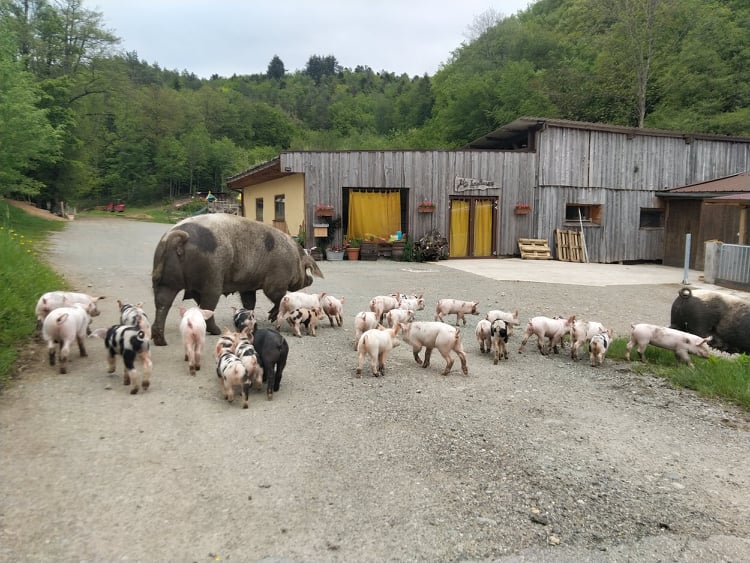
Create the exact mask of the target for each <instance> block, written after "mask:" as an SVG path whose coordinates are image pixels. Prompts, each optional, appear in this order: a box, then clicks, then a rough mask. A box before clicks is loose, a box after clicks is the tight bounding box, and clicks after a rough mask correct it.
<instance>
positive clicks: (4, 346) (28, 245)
mask: <svg viewBox="0 0 750 563" xmlns="http://www.w3.org/2000/svg"><path fill="white" fill-rule="evenodd" d="M0 216H1V218H0V256H2V257H3V267H2V269H0V385H3V384H4V383H5V382H6V381H7V379H8V377H9V376H10V374H11V373H12V370H13V365H14V364H15V362H16V360H17V358H18V350H19V349H20V348H21V347H22V346H23V345H24V344H25V343H26V342H28V341H29V339H30V338H31V337H32V335H33V333H34V330H35V326H36V321H35V316H34V309H35V307H36V302H37V300H38V299H39V297H40V296H41V295H42V294H43V293H45V292H47V291H53V290H57V289H67V284H66V283H65V281H64V280H63V279H62V278H61V277H60V276H58V275H57V274H56V273H55V272H54V271H53V270H52V269H51V268H49V267H48V266H47V265H46V264H45V263H44V262H43V260H42V259H41V257H40V254H39V253H40V251H41V250H42V249H43V246H44V242H45V240H46V237H47V235H48V233H49V232H50V231H53V230H59V229H61V228H63V226H64V224H65V223H62V222H56V221H48V220H45V219H40V218H37V217H32V216H31V215H28V214H26V213H24V212H22V211H20V210H18V209H16V208H15V207H13V206H10V205H8V204H7V203H6V202H5V201H4V200H0Z"/></svg>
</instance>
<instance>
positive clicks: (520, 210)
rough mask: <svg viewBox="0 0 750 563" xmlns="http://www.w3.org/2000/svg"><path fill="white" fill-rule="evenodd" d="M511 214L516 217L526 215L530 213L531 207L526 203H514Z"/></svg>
mask: <svg viewBox="0 0 750 563" xmlns="http://www.w3.org/2000/svg"><path fill="white" fill-rule="evenodd" d="M513 213H515V214H516V215H528V214H529V213H531V206H530V205H529V204H528V203H516V205H515V207H514V208H513Z"/></svg>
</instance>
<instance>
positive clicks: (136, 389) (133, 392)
mask: <svg viewBox="0 0 750 563" xmlns="http://www.w3.org/2000/svg"><path fill="white" fill-rule="evenodd" d="M136 393H138V387H133V388H132V389H131V390H130V394H131V395H135V394H136Z"/></svg>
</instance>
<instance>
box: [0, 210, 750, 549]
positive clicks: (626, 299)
mask: <svg viewBox="0 0 750 563" xmlns="http://www.w3.org/2000/svg"><path fill="white" fill-rule="evenodd" d="M168 228H169V226H168V225H158V224H151V223H138V222H132V221H128V220H125V219H123V218H120V217H116V218H115V217H113V218H104V219H84V220H76V221H74V222H71V223H70V224H69V225H68V226H67V228H66V230H65V231H64V232H62V233H59V234H57V235H55V236H54V238H53V243H52V245H51V248H50V252H49V260H50V262H51V263H52V264H53V265H54V266H55V267H56V268H57V269H58V270H59V271H60V272H61V273H63V274H64V275H65V276H66V277H67V279H69V280H70V282H71V283H73V284H74V285H75V286H76V287H77V289H79V290H83V291H87V292H89V293H93V294H104V295H106V296H107V299H106V300H105V301H104V302H103V306H102V309H103V312H102V315H101V316H100V317H97V318H95V319H94V322H93V327H94V328H97V327H102V326H109V325H110V324H114V323H115V322H116V320H117V317H118V315H117V305H116V300H117V299H118V298H119V299H123V300H124V301H128V302H132V303H135V302H138V301H143V302H144V303H145V306H146V310H147V312H149V313H151V314H152V313H153V298H152V292H151V287H150V286H151V283H150V272H151V262H152V256H153V250H154V248H155V247H156V243H157V241H158V239H159V237H160V236H161V234H162V233H163V232H165V231H166V230H167V229H168ZM321 269H322V270H323V272H324V274H325V278H324V279H319V280H316V281H315V283H314V284H313V286H312V287H311V288H309V290H310V291H315V292H320V291H326V292H328V293H331V294H333V295H335V296H337V297H342V296H343V297H344V299H345V301H344V309H345V315H344V319H345V321H344V326H343V327H341V328H339V327H335V328H331V327H330V326H329V323H328V321H327V320H326V321H324V322H323V323H322V325H321V327H319V330H318V336H317V337H308V336H305V337H303V338H295V337H293V336H291V334H290V331H289V327H288V326H284V327H283V328H282V331H283V332H284V334H285V335H286V336H287V339H288V341H289V345H290V348H291V352H290V359H289V363H288V366H287V369H286V371H285V373H284V377H283V380H282V384H281V390H280V392H279V393H277V394H275V395H274V399H273V401H267V400H266V396H265V392H261V391H255V392H254V393H253V395H252V396H251V400H250V408H249V409H248V410H243V409H242V408H241V406H240V403H241V402H240V401H239V400H235V402H234V403H233V404H228V403H227V402H226V401H225V400H224V399H223V396H222V395H221V392H220V386H219V384H218V382H217V378H216V375H215V371H214V360H213V354H212V350H213V345H214V343H215V342H216V337H214V336H209V337H208V342H207V345H206V355H205V359H204V362H203V369H202V370H201V371H200V372H198V374H197V376H196V377H191V376H189V375H188V369H187V364H186V363H185V362H184V361H183V352H182V347H181V343H180V338H179V334H178V331H177V326H178V316H177V313H176V309H173V311H172V312H171V313H170V316H169V317H168V319H167V331H166V337H167V340H168V342H169V346H167V347H157V348H155V349H154V350H153V361H154V375H153V377H152V380H151V388H150V389H149V390H148V391H147V392H145V393H144V392H141V393H139V394H138V395H135V396H131V395H129V394H128V388H127V387H125V386H123V385H122V375H121V369H122V364H121V363H120V362H119V359H118V370H117V373H116V374H113V375H108V374H107V373H106V371H107V370H106V354H105V350H104V345H103V342H102V341H101V340H97V339H93V338H92V339H89V340H88V341H87V346H88V351H89V356H88V357H85V358H81V357H79V356H78V354H77V352H76V353H74V354H73V356H72V361H71V364H70V366H69V368H70V369H69V373H68V374H67V375H60V374H58V373H57V372H56V370H55V369H54V368H52V367H50V366H49V365H47V363H46V351H45V350H44V348H43V346H42V345H35V346H33V347H31V348H30V349H28V350H27V351H26V354H24V358H23V360H22V362H20V375H19V377H18V378H17V379H16V380H15V381H14V382H12V383H11V384H10V385H9V386H8V387H7V388H6V389H4V391H3V393H2V395H1V396H0V444H2V456H1V457H0V559H1V560H5V561H72V560H99V561H101V560H107V561H114V560H121V559H128V560H141V561H152V560H153V561H155V560H160V561H163V560H173V561H210V560H217V559H218V558H220V559H221V560H261V559H263V560H274V561H278V560H342V561H354V560H360V561H361V560H368V561H372V560H429V561H438V560H440V561H456V560H462V561H470V560H502V561H657V560H658V561H664V560H666V561H706V560H726V561H743V560H750V540H749V539H748V538H749V537H750V494H748V492H749V488H748V487H749V485H750V477H749V475H748V473H749V471H748V467H749V466H748V460H749V459H750V433H749V432H748V429H749V428H750V415H748V413H747V412H745V411H742V410H739V409H736V408H734V407H732V406H728V405H723V404H721V403H720V402H717V401H713V400H707V399H703V398H700V397H697V396H696V395H695V394H694V393H692V392H689V391H685V390H680V389H675V388H672V387H671V386H670V385H669V384H667V383H666V382H665V381H663V380H661V379H658V378H655V377H651V376H642V375H637V374H635V373H633V372H632V371H631V370H630V367H629V365H628V364H626V363H625V362H624V361H618V360H614V359H608V360H607V361H606V363H605V367H603V368H592V367H590V366H589V365H588V362H587V361H585V360H582V361H580V362H578V363H574V362H573V361H572V360H571V359H570V357H568V356H567V355H565V354H560V355H558V356H552V357H544V356H541V355H540V354H539V353H538V351H537V349H536V345H535V340H534V339H533V338H532V340H530V341H529V344H528V345H527V347H526V352H525V353H524V354H518V353H517V350H518V346H519V344H520V339H521V336H522V330H517V331H516V332H515V334H514V335H513V336H512V337H511V341H510V358H509V360H508V361H502V362H501V363H500V364H499V365H493V364H492V359H491V357H490V356H489V355H481V354H480V353H479V349H478V345H477V343H476V340H475V337H474V327H475V325H476V322H477V320H478V319H479V318H480V317H468V324H467V326H466V327H465V328H462V329H461V334H462V337H463V342H464V348H465V350H466V352H467V355H468V365H469V376H468V377H465V376H463V375H462V374H461V372H460V365H459V363H458V362H456V364H455V365H454V367H453V371H452V372H451V374H450V375H448V376H441V375H440V372H441V371H442V369H443V366H444V363H443V360H442V358H441V357H440V356H439V355H438V354H433V359H432V366H431V367H429V368H427V369H422V368H420V367H418V366H417V364H416V363H415V362H414V360H413V358H412V352H411V349H410V347H408V346H407V345H406V344H402V345H401V346H399V347H397V348H396V349H394V350H393V352H392V354H391V356H390V358H389V359H388V361H387V363H386V373H385V376H384V377H379V378H373V377H371V376H369V375H363V377H362V378H360V379H357V378H355V377H354V370H355V367H356V353H355V352H354V351H353V346H352V339H353V326H352V325H353V323H352V320H353V317H354V315H355V314H356V313H357V312H358V311H361V310H366V309H367V303H368V301H369V299H370V298H371V297H373V296H374V295H378V294H389V293H392V292H395V291H402V292H409V293H412V292H415V293H424V295H425V298H426V301H427V307H426V309H425V310H423V311H419V312H418V314H417V317H418V319H419V320H432V315H433V311H434V305H435V301H436V300H437V299H438V298H440V297H455V298H459V299H467V300H478V301H479V302H480V309H481V310H482V311H486V310H488V309H492V308H500V309H505V310H514V309H519V310H520V313H521V318H522V319H526V318H528V317H531V316H534V315H540V314H541V315H550V316H551V315H554V314H566V315H567V314H576V315H578V317H579V318H584V319H591V320H599V321H601V322H604V323H605V324H606V325H609V326H612V327H613V328H614V330H615V331H616V332H617V333H618V334H619V335H624V334H625V332H626V331H627V329H628V327H629V325H630V323H631V322H636V321H638V322H654V323H668V320H669V308H670V306H671V302H672V300H673V298H674V296H675V295H676V286H674V285H667V286H618V287H591V288H589V287H576V286H560V285H553V284H539V283H525V282H502V281H493V280H488V279H486V278H484V277H481V276H478V275H475V274H470V273H465V272H460V271H456V270H452V269H449V268H446V267H445V266H444V265H442V264H441V263H422V264H416V263H402V262H392V261H390V260H383V259H381V260H378V261H373V262H348V261H343V262H322V263H321ZM50 289H53V288H50ZM189 303H191V302H189ZM238 305H239V300H238V298H237V297H236V296H230V297H228V298H227V299H222V301H221V302H220V303H219V307H218V308H217V311H216V314H217V318H218V321H219V325H220V326H221V325H225V326H229V324H230V322H231V306H238ZM269 308H270V303H269V302H268V301H267V300H266V299H265V297H263V296H259V306H258V308H257V311H258V313H259V315H260V317H261V318H262V319H265V312H266V311H267V310H268V309H269ZM453 319H454V317H450V322H453ZM19 322H29V323H33V322H34V321H33V319H19ZM267 325H268V323H267V321H262V322H261V326H267ZM521 328H522V327H521ZM366 373H367V372H366Z"/></svg>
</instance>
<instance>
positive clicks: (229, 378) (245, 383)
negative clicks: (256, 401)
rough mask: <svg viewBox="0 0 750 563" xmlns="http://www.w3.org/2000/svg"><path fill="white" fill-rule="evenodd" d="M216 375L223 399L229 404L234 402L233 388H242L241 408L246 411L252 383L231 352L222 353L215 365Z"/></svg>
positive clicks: (240, 363) (239, 361)
mask: <svg viewBox="0 0 750 563" xmlns="http://www.w3.org/2000/svg"><path fill="white" fill-rule="evenodd" d="M216 375H217V376H218V378H219V384H220V385H221V389H222V391H223V392H224V398H225V399H226V400H227V401H229V402H230V403H231V402H232V401H234V386H235V385H238V386H240V387H242V408H243V409H246V408H247V407H248V403H247V401H248V397H249V396H250V386H251V385H252V381H251V380H250V376H249V375H248V373H247V370H246V369H245V366H244V365H243V364H242V361H241V360H240V359H239V358H238V357H237V356H235V355H234V354H233V353H232V352H230V351H228V350H226V351H224V352H223V353H222V354H221V356H219V361H218V362H217V363H216Z"/></svg>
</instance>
